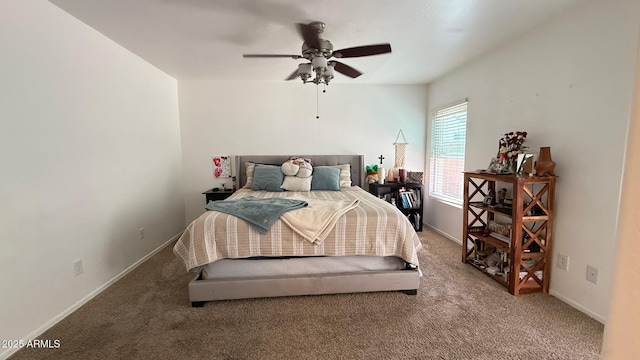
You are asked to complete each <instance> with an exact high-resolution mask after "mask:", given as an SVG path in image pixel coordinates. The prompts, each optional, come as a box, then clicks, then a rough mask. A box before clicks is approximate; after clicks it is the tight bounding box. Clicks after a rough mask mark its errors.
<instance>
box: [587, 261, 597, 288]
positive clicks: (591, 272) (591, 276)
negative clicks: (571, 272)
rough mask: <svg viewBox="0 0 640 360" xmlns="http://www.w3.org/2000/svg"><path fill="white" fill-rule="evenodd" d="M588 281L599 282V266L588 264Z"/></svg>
mask: <svg viewBox="0 0 640 360" xmlns="http://www.w3.org/2000/svg"><path fill="white" fill-rule="evenodd" d="M587 281H591V282H592V283H594V284H597V283H598V268H596V267H593V266H591V265H587Z"/></svg>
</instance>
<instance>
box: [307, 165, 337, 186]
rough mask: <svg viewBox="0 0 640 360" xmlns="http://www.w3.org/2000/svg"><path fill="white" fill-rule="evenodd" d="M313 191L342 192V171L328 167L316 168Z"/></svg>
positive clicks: (314, 169) (312, 182)
mask: <svg viewBox="0 0 640 360" xmlns="http://www.w3.org/2000/svg"><path fill="white" fill-rule="evenodd" d="M311 190H332V191H340V169H338V168H334V167H328V166H326V167H325V166H316V167H314V168H313V177H312V178H311Z"/></svg>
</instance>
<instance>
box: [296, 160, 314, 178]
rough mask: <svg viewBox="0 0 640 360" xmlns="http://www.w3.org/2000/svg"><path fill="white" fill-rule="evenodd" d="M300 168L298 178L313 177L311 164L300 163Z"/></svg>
mask: <svg viewBox="0 0 640 360" xmlns="http://www.w3.org/2000/svg"><path fill="white" fill-rule="evenodd" d="M298 166H300V170H299V171H298V173H297V174H296V176H298V177H302V178H306V177H309V176H311V174H312V173H313V166H311V163H308V162H306V161H305V162H300V163H299V165H298Z"/></svg>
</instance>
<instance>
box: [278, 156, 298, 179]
mask: <svg viewBox="0 0 640 360" xmlns="http://www.w3.org/2000/svg"><path fill="white" fill-rule="evenodd" d="M280 168H281V169H282V173H283V174H284V175H285V176H296V175H297V174H298V170H300V165H298V164H297V163H295V162H294V161H293V160H288V161H285V162H284V163H283V164H282V166H281V167H280Z"/></svg>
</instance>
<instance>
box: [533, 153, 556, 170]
mask: <svg viewBox="0 0 640 360" xmlns="http://www.w3.org/2000/svg"><path fill="white" fill-rule="evenodd" d="M535 168H536V176H555V175H556V174H555V173H554V172H553V170H554V169H555V168H556V162H555V161H553V160H552V159H551V148H550V147H549V146H544V147H541V148H540V155H538V161H536V166H535Z"/></svg>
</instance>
